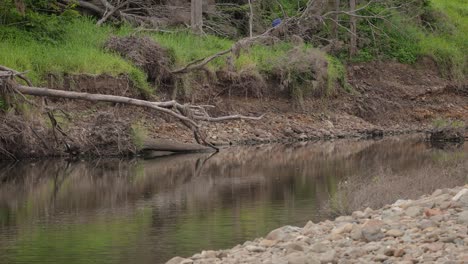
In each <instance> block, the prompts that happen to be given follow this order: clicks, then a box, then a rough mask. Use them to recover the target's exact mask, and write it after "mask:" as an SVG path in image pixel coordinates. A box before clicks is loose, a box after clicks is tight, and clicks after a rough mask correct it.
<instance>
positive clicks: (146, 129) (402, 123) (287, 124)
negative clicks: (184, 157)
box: [0, 62, 468, 158]
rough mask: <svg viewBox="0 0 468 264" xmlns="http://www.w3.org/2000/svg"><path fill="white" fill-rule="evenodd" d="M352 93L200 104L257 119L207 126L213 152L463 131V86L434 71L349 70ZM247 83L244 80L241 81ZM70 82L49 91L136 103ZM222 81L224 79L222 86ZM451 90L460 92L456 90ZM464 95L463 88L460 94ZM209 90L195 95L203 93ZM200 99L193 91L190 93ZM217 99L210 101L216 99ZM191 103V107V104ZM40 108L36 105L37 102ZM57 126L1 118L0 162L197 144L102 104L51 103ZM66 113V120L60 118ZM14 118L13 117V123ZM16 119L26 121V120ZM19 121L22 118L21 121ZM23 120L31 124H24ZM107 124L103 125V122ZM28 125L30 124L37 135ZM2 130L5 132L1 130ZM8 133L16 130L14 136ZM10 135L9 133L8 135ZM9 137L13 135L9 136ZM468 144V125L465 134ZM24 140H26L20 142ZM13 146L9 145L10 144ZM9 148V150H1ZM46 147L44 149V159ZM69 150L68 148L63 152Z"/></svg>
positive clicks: (156, 122) (248, 96)
mask: <svg viewBox="0 0 468 264" xmlns="http://www.w3.org/2000/svg"><path fill="white" fill-rule="evenodd" d="M348 74H349V76H348V82H349V83H350V85H351V86H352V88H353V89H352V92H351V93H346V92H344V91H341V92H339V93H337V94H336V95H334V96H329V97H321V98H316V97H312V98H305V99H304V102H303V106H302V107H301V108H298V107H297V106H296V105H295V104H293V103H292V100H291V99H290V98H289V97H287V96H278V94H275V95H274V96H268V93H260V92H261V91H264V90H258V89H260V88H261V89H266V88H265V87H260V88H259V87H253V86H255V83H256V82H255V81H254V82H252V84H251V86H252V87H245V88H244V90H241V91H239V90H236V91H235V92H231V93H229V89H230V88H232V86H229V85H227V86H226V85H225V86H224V87H225V89H228V90H227V91H226V92H224V93H219V92H218V93H216V91H217V90H216V89H221V87H215V88H214V89H215V90H213V89H212V90H209V92H206V91H205V94H208V95H209V96H203V97H199V98H203V102H205V103H209V104H213V105H215V106H216V108H215V109H214V110H213V113H211V114H212V115H213V116H216V115H223V114H236V113H238V114H243V115H260V114H265V117H264V118H263V119H262V120H260V121H233V122H228V123H207V124H204V129H205V131H206V133H207V135H208V140H209V141H210V142H212V143H214V144H245V143H259V142H276V141H290V140H314V139H323V138H325V139H334V138H344V137H362V138H374V137H381V136H385V135H393V134H403V133H416V132H425V131H429V129H430V128H431V126H432V123H433V121H434V119H436V118H442V119H456V120H460V121H462V122H464V124H467V123H468V97H467V94H466V93H463V92H460V91H461V89H463V87H466V84H465V85H464V86H463V85H461V86H460V85H456V84H454V83H452V82H451V81H448V80H446V79H444V78H442V77H440V74H439V73H438V72H437V69H436V67H435V66H433V65H432V64H431V63H428V62H423V63H420V64H418V65H416V66H408V65H402V64H399V63H394V62H386V63H370V64H358V65H351V66H349V67H348ZM246 76H247V75H246ZM66 78H69V81H62V82H61V83H59V82H57V83H56V84H55V85H54V84H53V83H52V85H51V86H52V87H54V88H61V89H66V90H74V91H83V92H97V91H100V92H101V93H107V94H115V95H126V96H133V97H141V96H142V95H140V94H139V93H138V91H137V89H135V88H134V87H131V83H130V82H129V81H128V78H125V77H121V78H110V77H108V76H92V77H91V76H68V77H66ZM225 80H226V79H225ZM454 87H457V88H456V89H455V88H454ZM459 87H462V88H459ZM203 88H205V89H206V88H207V87H200V88H198V89H203ZM192 92H193V93H194V94H197V90H194V91H192ZM213 95H214V96H213ZM158 97H159V98H156V100H168V99H170V98H171V95H170V94H167V95H164V94H158ZM188 100H190V99H188ZM37 102H38V103H40V102H41V99H37ZM49 103H50V104H51V105H50V106H51V107H53V108H54V109H59V110H60V111H56V112H55V115H56V119H57V121H58V122H59V124H60V125H61V127H62V128H63V131H64V132H65V133H66V136H63V135H60V134H59V135H58V136H57V137H58V140H56V139H55V138H54V136H52V135H53V133H52V132H53V131H52V128H51V125H50V121H49V120H48V119H47V116H46V115H44V114H43V112H44V109H38V110H37V109H35V110H29V112H28V115H29V116H30V117H29V119H25V120H24V123H25V124H26V125H23V126H22V127H21V128H18V127H15V126H13V123H11V122H10V121H9V120H11V119H17V118H16V117H15V116H14V113H13V114H12V113H10V114H9V115H10V116H8V117H7V116H3V117H2V125H3V126H2V128H1V129H2V135H3V136H2V137H1V138H0V143H2V145H1V148H2V149H1V150H0V152H1V157H2V158H11V156H12V155H13V156H15V157H17V158H20V157H42V156H50V155H68V152H70V149H69V147H70V146H73V148H72V150H71V151H72V152H73V153H75V154H82V155H97V156H109V155H119V156H121V155H132V154H134V153H135V151H136V149H137V145H138V141H141V140H142V139H151V138H161V139H170V140H175V141H179V142H191V143H192V142H194V139H193V135H192V133H191V132H190V131H188V130H187V129H186V128H185V127H183V126H182V125H180V124H179V123H177V122H176V121H175V120H172V119H171V118H169V117H167V116H164V115H162V114H159V113H155V112H152V111H147V110H145V109H141V108H137V107H131V106H123V105H112V104H105V103H91V102H78V101H74V102H72V101H66V100H54V101H50V102H49ZM63 113H66V114H63ZM11 115H13V116H11ZM21 115H23V116H24V113H22V114H21ZM21 118H24V117H21ZM28 120H34V122H32V123H28V122H29V121H28ZM103 120H105V122H104V121H103ZM29 124H34V126H33V127H34V128H35V129H34V133H33V132H31V133H29V132H27V133H26V132H22V131H31V129H30V128H29ZM5 126H6V127H7V128H5ZM12 127H13V128H12ZM8 129H9V130H8ZM7 131H16V132H15V133H16V134H15V135H14V136H11V135H10V136H9V134H7V133H5V132H7ZM462 131H463V133H464V136H465V137H466V136H467V134H468V133H467V129H466V125H465V128H462ZM23 137H27V140H25V139H24V138H23ZM12 138H14V140H12ZM6 143H8V144H6ZM45 145H47V146H48V148H47V151H45V150H44V149H45V147H44V146H45ZM67 145H68V147H67Z"/></svg>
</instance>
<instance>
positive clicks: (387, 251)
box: [383, 247, 395, 257]
mask: <svg viewBox="0 0 468 264" xmlns="http://www.w3.org/2000/svg"><path fill="white" fill-rule="evenodd" d="M383 253H384V255H385V256H389V257H391V256H393V254H394V253H395V249H394V248H392V247H386V248H384V251H383Z"/></svg>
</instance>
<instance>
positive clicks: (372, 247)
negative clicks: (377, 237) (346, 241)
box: [364, 243, 380, 252]
mask: <svg viewBox="0 0 468 264" xmlns="http://www.w3.org/2000/svg"><path fill="white" fill-rule="evenodd" d="M379 248H380V246H379V245H378V244H375V243H369V244H367V245H365V246H364V250H365V251H367V252H373V251H376V250H379Z"/></svg>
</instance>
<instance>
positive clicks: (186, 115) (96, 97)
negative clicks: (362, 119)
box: [0, 71, 263, 150]
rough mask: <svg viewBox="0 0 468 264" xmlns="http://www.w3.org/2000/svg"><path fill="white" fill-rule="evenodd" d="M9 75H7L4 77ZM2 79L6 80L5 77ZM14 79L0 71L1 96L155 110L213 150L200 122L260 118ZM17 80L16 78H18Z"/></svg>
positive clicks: (12, 76) (188, 105)
mask: <svg viewBox="0 0 468 264" xmlns="http://www.w3.org/2000/svg"><path fill="white" fill-rule="evenodd" d="M8 74H9V75H8ZM5 76H6V77H5ZM15 76H18V75H17V74H14V71H8V72H6V71H0V89H1V90H3V91H4V92H9V93H18V94H22V95H23V94H24V95H32V96H39V97H55V98H64V99H72V100H83V101H91V102H109V103H119V104H125V105H133V106H139V107H145V108H149V109H153V110H156V111H158V112H161V113H164V114H167V115H169V116H172V117H174V118H176V119H177V120H179V121H180V122H181V123H182V124H183V125H184V126H186V127H187V128H189V129H190V130H191V131H192V132H193V134H194V137H195V139H196V140H197V142H198V143H199V144H204V145H206V146H209V147H211V148H213V149H216V150H218V149H217V148H216V147H215V146H213V145H212V144H211V143H209V142H207V141H206V135H205V133H203V131H201V127H202V126H201V124H200V123H199V122H200V121H205V122H222V121H230V120H239V119H243V120H260V119H261V118H263V115H261V116H258V117H252V116H243V115H228V116H220V117H211V116H210V115H209V114H208V112H207V110H206V109H208V108H213V107H214V106H211V105H191V104H180V103H178V102H177V101H174V100H173V101H165V102H151V101H146V100H141V99H135V98H130V97H124V96H117V95H107V94H91V93H82V92H72V91H63V90H55V89H48V88H42V87H32V86H25V85H20V84H17V83H15V82H13V80H12V79H13V78H14V77H15ZM18 77H19V76H18Z"/></svg>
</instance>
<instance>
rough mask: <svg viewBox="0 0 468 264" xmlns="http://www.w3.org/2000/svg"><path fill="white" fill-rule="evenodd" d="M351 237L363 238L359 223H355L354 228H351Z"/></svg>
mask: <svg viewBox="0 0 468 264" xmlns="http://www.w3.org/2000/svg"><path fill="white" fill-rule="evenodd" d="M350 237H351V238H352V239H354V240H361V239H362V228H361V227H360V226H358V225H354V226H353V229H352V230H351V233H350Z"/></svg>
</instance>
